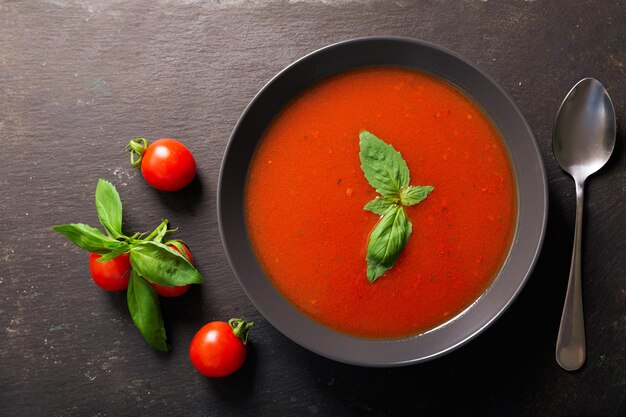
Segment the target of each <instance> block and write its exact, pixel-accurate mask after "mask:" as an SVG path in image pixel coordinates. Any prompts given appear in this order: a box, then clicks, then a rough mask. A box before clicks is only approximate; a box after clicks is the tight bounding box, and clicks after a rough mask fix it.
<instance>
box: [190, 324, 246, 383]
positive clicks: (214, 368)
mask: <svg viewBox="0 0 626 417" xmlns="http://www.w3.org/2000/svg"><path fill="white" fill-rule="evenodd" d="M253 324H254V323H246V322H245V321H244V320H243V319H231V320H229V322H228V323H225V322H223V321H214V322H211V323H208V324H205V325H204V326H203V327H202V328H201V329H200V330H199V331H198V333H196V335H195V336H194V338H193V340H192V341H191V345H190V346H189V357H190V358H191V362H192V363H193V366H195V368H196V369H197V370H198V372H200V373H201V374H202V375H205V376H208V377H222V376H226V375H230V374H232V373H233V372H235V371H236V370H238V369H239V368H241V365H243V362H244V360H245V359H246V341H247V337H248V330H249V329H250V327H252V325H253Z"/></svg>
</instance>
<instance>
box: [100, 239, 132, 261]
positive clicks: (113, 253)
mask: <svg viewBox="0 0 626 417" xmlns="http://www.w3.org/2000/svg"><path fill="white" fill-rule="evenodd" d="M120 243H122V246H120V247H119V248H117V249H114V250H112V251H111V252H109V253H106V254H104V255H102V256H101V257H99V258H98V260H97V261H96V262H106V261H110V260H111V259H114V258H117V257H118V256H120V255H123V254H125V253H127V252H128V251H129V250H130V246H128V243H126V242H120Z"/></svg>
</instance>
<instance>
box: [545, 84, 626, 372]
mask: <svg viewBox="0 0 626 417" xmlns="http://www.w3.org/2000/svg"><path fill="white" fill-rule="evenodd" d="M616 130H617V127H616V121H615V110H614V108H613V103H612V102H611V98H610V97H609V94H608V93H607V91H606V89H605V88H604V86H603V85H602V84H601V83H600V82H599V81H598V80H595V79H593V78H585V79H583V80H581V81H579V82H578V83H577V84H576V85H575V86H574V87H573V88H572V89H571V90H570V92H569V93H568V94H567V96H566V97H565V99H564V100H563V103H562V104H561V107H560V109H559V112H558V116H557V119H556V123H555V127H554V141H553V150H554V157H555V159H556V161H557V162H558V163H559V165H560V166H561V168H562V169H563V170H564V171H565V172H567V173H568V174H570V175H571V176H572V178H573V179H574V182H575V184H576V226H575V228H574V249H573V251H572V262H571V265H570V275H569V280H568V284H567V294H566V296H565V305H564V307H563V314H562V316H561V325H560V327H559V335H558V337H557V342H556V360H557V362H558V363H559V365H561V367H562V368H563V369H566V370H568V371H574V370H577V369H579V368H580V367H581V366H582V365H583V364H584V363H585V356H586V353H585V325H584V317H583V302H582V285H581V281H582V280H581V241H582V216H583V206H584V199H583V196H584V186H585V181H586V180H587V177H589V176H590V175H592V174H594V173H595V172H597V171H598V170H599V169H600V168H602V167H603V166H604V164H606V162H607V161H608V160H609V157H610V156H611V153H613V148H614V147H615V137H616Z"/></svg>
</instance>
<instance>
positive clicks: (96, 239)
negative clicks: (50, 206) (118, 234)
mask: <svg viewBox="0 0 626 417" xmlns="http://www.w3.org/2000/svg"><path fill="white" fill-rule="evenodd" d="M52 230H54V231H57V232H59V233H61V234H63V235H65V237H67V238H68V239H69V240H70V241H71V242H72V243H73V244H75V245H76V246H78V247H79V248H83V249H85V250H87V251H89V252H93V253H99V254H105V253H109V252H111V251H113V250H117V249H119V248H121V247H123V246H124V245H126V243H125V242H120V241H118V240H115V239H113V238H112V237H109V236H106V235H104V234H102V232H101V231H100V230H98V229H96V228H95V227H91V226H88V225H86V224H82V223H72V224H62V225H59V226H52Z"/></svg>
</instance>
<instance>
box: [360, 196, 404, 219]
mask: <svg viewBox="0 0 626 417" xmlns="http://www.w3.org/2000/svg"><path fill="white" fill-rule="evenodd" d="M395 200H397V198H396V199H395ZM396 202H397V201H394V199H392V198H387V197H382V198H381V197H376V198H375V199H373V200H372V201H370V202H369V203H367V204H366V205H365V207H363V210H367V211H371V212H372V213H376V214H378V215H381V216H382V215H383V214H385V212H386V211H387V210H389V208H390V207H392V206H395V205H396Z"/></svg>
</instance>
